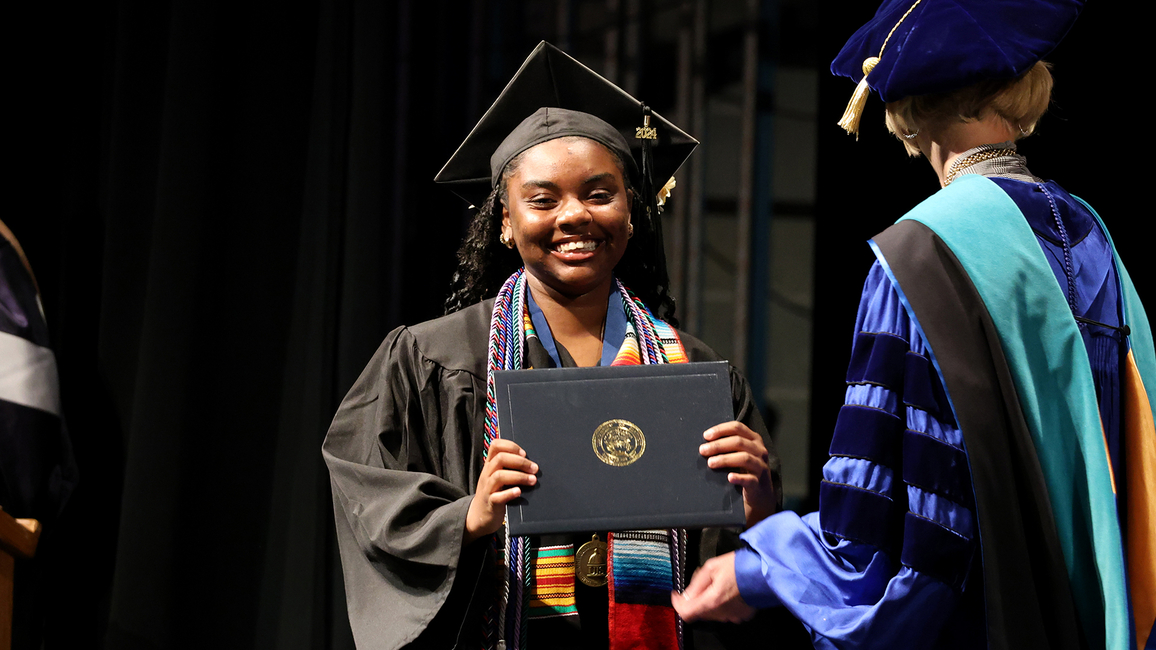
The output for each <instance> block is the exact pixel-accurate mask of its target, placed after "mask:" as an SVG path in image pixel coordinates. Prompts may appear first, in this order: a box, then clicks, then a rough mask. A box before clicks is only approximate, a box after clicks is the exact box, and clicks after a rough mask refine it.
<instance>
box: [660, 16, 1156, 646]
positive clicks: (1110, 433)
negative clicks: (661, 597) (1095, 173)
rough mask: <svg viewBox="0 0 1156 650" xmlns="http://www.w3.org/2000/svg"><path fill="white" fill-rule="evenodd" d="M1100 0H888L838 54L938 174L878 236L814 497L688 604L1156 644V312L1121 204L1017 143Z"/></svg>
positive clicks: (877, 629) (862, 94)
mask: <svg viewBox="0 0 1156 650" xmlns="http://www.w3.org/2000/svg"><path fill="white" fill-rule="evenodd" d="M1081 7H1082V3H1081V2H1077V1H1074V0H1048V1H1044V0H1014V1H1008V0H1000V1H995V0H986V1H976V2H966V3H960V2H954V1H952V0H888V1H887V2H885V3H884V4H883V6H882V7H880V9H879V11H878V12H877V13H876V15H875V17H874V18H873V19H872V20H871V22H869V23H868V24H867V25H865V26H864V27H862V28H861V29H860V30H859V31H858V32H856V33H855V35H854V36H852V37H851V40H850V41H849V42H848V43H847V44H846V45H845V46H844V48H843V50H842V51H841V52H840V53H839V56H838V57H837V58H836V59H835V62H834V63H833V64H832V71H833V72H835V73H836V74H838V75H843V76H847V77H851V78H852V79H854V80H857V81H860V80H861V81H860V85H859V88H858V90H857V91H856V94H855V96H854V98H853V100H852V102H851V104H850V105H849V106H848V109H847V114H846V115H845V116H844V119H843V121H841V122H840V124H841V125H842V126H844V127H845V128H847V129H848V130H849V131H853V132H854V131H857V129H858V121H859V115H860V113H861V110H862V106H863V102H864V101H865V100H866V98H867V96H868V94H869V92H870V91H871V90H874V91H875V92H877V93H879V96H880V97H881V98H882V99H883V101H885V102H887V116H886V123H887V127H888V129H889V130H890V131H891V132H892V133H894V134H895V135H896V137H897V138H899V139H900V141H901V142H902V143H903V145H904V146H905V147H906V148H907V150H908V152H909V153H910V154H911V155H913V156H923V157H924V158H926V159H927V161H928V162H929V163H930V164H931V167H932V169H933V170H934V172H935V174H936V175H937V176H938V178H939V181H940V185H941V186H942V189H941V190H940V191H939V192H937V193H936V194H935V195H933V196H932V197H930V198H929V199H927V200H926V201H924V202H923V203H921V204H920V205H919V206H917V207H916V208H914V209H913V210H912V211H911V212H909V213H908V214H907V215H905V216H903V218H902V219H900V220H899V221H898V222H897V223H896V224H895V225H894V226H892V227H891V228H889V229H887V230H885V231H884V232H883V233H881V234H879V235H877V236H876V237H875V238H874V239H873V240H872V241H871V242H870V243H871V247H872V249H873V250H874V252H875V254H876V257H877V258H878V259H877V261H876V262H875V264H874V266H873V267H872V268H871V270H870V272H869V273H868V276H867V281H866V284H865V286H864V288H863V294H862V298H861V301H860V304H859V313H858V319H857V322H856V328H855V339H854V346H853V348H852V353H851V363H850V367H849V369H848V371H847V393H846V401H845V404H844V406H843V407H842V409H841V411H840V413H839V418H838V421H837V424H836V427H835V431H834V435H833V439H832V442H831V449H830V454H831V456H830V460H829V461H828V462H827V464H826V466H825V467H824V468H823V482H822V485H821V489H820V505H819V512H817V513H812V514H810V515H807V516H805V517H802V518H800V517H799V516H797V515H795V514H794V513H781V514H777V515H774V516H772V517H770V518H768V519H766V520H765V521H763V522H762V523H760V524H759V525H757V526H755V527H754V528H752V529H750V530H748V531H746V532H745V533H744V534H743V539H744V541H745V542H746V546H745V547H744V548H742V549H740V550H739V551H737V552H736V553H734V554H728V555H726V556H723V557H720V558H716V559H714V560H712V561H710V562H708V563H706V564H705V565H704V566H703V568H702V569H701V570H700V571H699V572H698V574H697V575H696V576H695V577H694V578H693V580H692V582H691V585H690V586H689V587H688V589H687V590H686V592H685V594H684V595H682V596H676V597H675V603H676V609H678V611H679V612H680V613H682V614H683V615H684V616H686V617H687V618H688V619H698V618H708V619H724V620H739V619H742V618H744V617H745V616H748V615H750V613H751V612H752V611H753V610H754V608H769V607H777V606H784V607H786V608H787V609H789V610H790V611H791V612H792V613H794V614H795V615H796V616H798V618H799V619H800V620H801V621H802V622H803V624H804V625H805V626H806V627H807V628H808V629H809V630H810V632H811V636H812V640H813V642H814V645H815V647H817V648H908V649H910V648H957V647H958V648H987V647H990V648H1017V649H1019V648H1110V649H1113V650H1126V649H1129V650H1130V649H1135V648H1151V647H1153V644H1154V643H1156V639H1154V638H1153V636H1152V626H1153V619H1154V618H1156V532H1154V531H1156V436H1154V433H1153V426H1152V404H1153V403H1154V401H1156V400H1154V399H1153V398H1154V393H1153V391H1154V389H1156V359H1154V356H1153V344H1152V333H1151V329H1150V328H1149V324H1148V319H1147V317H1146V315H1145V313H1144V308H1143V306H1142V305H1141V304H1140V301H1139V299H1138V298H1137V296H1136V292H1135V289H1134V287H1133V285H1132V281H1131V279H1130V277H1129V275H1128V272H1127V270H1126V269H1125V267H1124V264H1123V263H1122V262H1121V260H1120V259H1119V257H1118V256H1117V255H1116V253H1115V250H1114V248H1113V246H1112V238H1111V236H1110V235H1109V232H1108V229H1107V228H1106V227H1105V222H1104V221H1101V219H1100V217H1099V216H1098V215H1097V214H1096V212H1095V211H1094V210H1093V209H1092V207H1091V206H1090V205H1089V204H1088V203H1085V202H1084V201H1083V200H1081V199H1079V198H1077V197H1075V196H1073V195H1071V194H1069V193H1068V192H1067V191H1066V190H1064V188H1063V187H1061V186H1060V185H1059V184H1057V183H1056V182H1055V181H1051V180H1045V179H1043V178H1039V177H1037V176H1036V175H1035V174H1033V173H1032V170H1031V169H1030V168H1029V167H1028V164H1027V161H1026V160H1025V158H1024V157H1023V156H1021V155H1020V154H1019V153H1018V152H1017V145H1016V141H1018V140H1020V139H1021V138H1024V137H1026V136H1028V135H1031V133H1032V132H1033V131H1034V130H1035V127H1036V123H1037V121H1038V120H1039V118H1040V116H1041V115H1043V113H1044V111H1045V110H1046V109H1047V106H1048V102H1049V99H1050V95H1051V87H1052V77H1051V73H1050V72H1049V69H1048V66H1047V65H1046V64H1045V63H1043V62H1042V61H1041V58H1042V57H1044V56H1046V55H1047V54H1048V53H1049V52H1050V51H1051V50H1052V49H1053V48H1054V47H1055V45H1056V44H1057V43H1058V42H1059V40H1060V39H1061V38H1062V37H1063V36H1064V35H1065V34H1066V33H1067V32H1068V30H1069V28H1070V27H1071V25H1072V23H1073V22H1074V21H1075V19H1076V16H1077V15H1078V13H1079V11H1080V9H1081ZM1072 155H1088V156H1094V155H1101V154H1100V152H1099V151H1083V152H1081V151H1073V152H1072ZM1104 162H1105V164H1112V158H1111V157H1109V158H1106V159H1105V160H1104ZM879 187H880V188H883V187H884V184H883V183H880V184H879ZM881 191H882V190H881ZM1120 216H1121V215H1105V221H1108V222H1111V220H1112V219H1113V218H1114V217H1115V218H1118V217H1120Z"/></svg>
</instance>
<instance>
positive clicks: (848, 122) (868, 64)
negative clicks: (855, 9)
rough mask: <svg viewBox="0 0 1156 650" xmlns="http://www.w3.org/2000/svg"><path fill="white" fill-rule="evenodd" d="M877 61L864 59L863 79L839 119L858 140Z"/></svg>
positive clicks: (840, 123) (868, 58)
mask: <svg viewBox="0 0 1156 650" xmlns="http://www.w3.org/2000/svg"><path fill="white" fill-rule="evenodd" d="M916 4H918V3H916ZM904 18H906V15H905V16H904ZM877 63H879V57H877V56H869V57H867V59H866V60H864V61H863V79H861V80H860V81H859V85H858V86H855V94H854V95H851V101H849V102H847V109H846V110H844V111H843V117H842V118H841V119H840V120H839V126H841V127H843V130H845V131H846V132H847V133H850V134H852V135H854V136H855V139H856V140H858V139H859V119H860V118H862V117H863V107H864V106H865V105H866V104H867V95H868V94H870V92H871V88H870V86H868V85H867V75H869V74H871V71H872V70H874V69H875V65H876V64H877Z"/></svg>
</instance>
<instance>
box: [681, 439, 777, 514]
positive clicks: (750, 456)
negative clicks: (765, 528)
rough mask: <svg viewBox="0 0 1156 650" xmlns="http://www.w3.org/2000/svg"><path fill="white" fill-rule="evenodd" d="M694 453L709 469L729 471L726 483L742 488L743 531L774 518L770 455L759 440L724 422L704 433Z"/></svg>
mask: <svg viewBox="0 0 1156 650" xmlns="http://www.w3.org/2000/svg"><path fill="white" fill-rule="evenodd" d="M702 435H703V437H704V438H706V442H704V443H703V444H702V445H701V446H700V447H699V448H698V452H699V453H700V454H702V455H703V456H706V458H707V466H708V467H710V468H711V469H722V468H729V469H732V470H734V471H732V472H731V473H729V474H727V480H728V481H730V482H731V483H732V484H734V485H738V486H741V487H742V488H743V508H744V511H745V512H746V519H747V527H748V528H749V527H750V526H754V525H755V524H757V523H759V522H760V521H762V520H763V519H766V518H767V517H769V516H771V515H773V514H775V509H776V507H777V506H778V499H777V498H776V496H775V487H774V484H773V483H771V470H770V453H769V452H768V451H767V446H766V445H765V444H763V437H762V436H760V435H759V434H757V433H755V432H754V431H751V429H750V427H748V426H747V425H745V424H743V423H742V422H737V421H736V422H724V423H723V424H720V425H717V426H713V427H711V428H709V429H707V430H706V431H705V432H704V433H703V434H702Z"/></svg>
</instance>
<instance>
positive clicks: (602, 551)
mask: <svg viewBox="0 0 1156 650" xmlns="http://www.w3.org/2000/svg"><path fill="white" fill-rule="evenodd" d="M574 575H576V576H578V579H579V580H581V581H582V584H584V585H586V586H587V587H603V586H605V585H606V542H603V541H601V540H599V539H598V535H594V536H592V537H591V538H590V541H589V542H586V543H585V544H583V545H582V546H580V547H578V552H577V553H575V554H574Z"/></svg>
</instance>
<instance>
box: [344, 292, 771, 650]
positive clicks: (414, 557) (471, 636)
mask: <svg viewBox="0 0 1156 650" xmlns="http://www.w3.org/2000/svg"><path fill="white" fill-rule="evenodd" d="M493 302H494V301H493V300H487V301H485V302H482V303H479V304H477V305H473V306H472V307H469V308H467V309H464V310H462V311H459V312H457V313H454V314H451V315H449V316H444V317H442V318H438V319H435V320H431V321H427V322H424V323H421V324H418V325H415V326H412V327H400V328H398V329H396V330H394V331H392V332H390V334H389V335H388V336H387V337H386V338H385V341H383V342H382V344H381V347H379V348H378V350H377V352H376V353H375V354H374V356H373V358H372V359H371V360H370V362H369V364H368V365H367V366H366V367H365V370H364V371H362V373H361V376H360V377H359V378H358V379H357V381H356V383H354V385H353V387H352V388H351V389H350V390H349V393H348V394H347V395H346V396H345V399H344V400H342V403H341V406H340V407H339V408H338V411H337V414H336V415H335V416H334V418H333V423H332V425H331V426H330V428H329V433H328V434H327V435H326V437H325V442H324V444H323V446H322V453H323V455H324V457H325V462H326V464H327V465H328V466H329V473H330V481H331V484H332V488H333V507H334V511H335V518H336V524H337V538H338V544H339V547H340V550H341V561H342V567H343V570H344V576H345V591H346V598H347V600H348V606H349V619H350V623H351V625H352V628H353V635H354V638H355V640H356V641H357V646H358V648H362V649H363V650H364V649H378V648H382V649H385V648H399V647H404V646H406V645H407V644H412V647H421V648H435V647H455V645H456V646H459V647H464V648H469V647H477V645H478V644H479V643H480V638H481V637H480V627H479V622H480V617H481V614H482V612H483V610H484V608H485V607H486V606H487V605H488V603H489V600H490V594H491V593H492V580H493V576H492V575H489V573H490V572H484V571H482V568H483V567H484V566H487V562H486V554H487V553H489V552H490V551H489V546H490V544H489V541H488V539H482V540H479V541H478V542H475V543H474V544H471V545H470V546H468V547H466V548H463V545H462V535H463V530H464V526H465V521H466V512H467V510H468V509H469V504H470V499H471V494H472V493H473V491H474V489H475V487H476V485H477V482H478V475H479V474H480V472H481V470H482V464H483V462H482V461H483V458H482V457H483V443H482V429H483V423H484V415H485V405H486V356H487V345H488V338H489V329H490V316H491V312H492V310H493ZM680 336H681V337H682V342H683V345H684V347H685V348H686V353H687V356H688V357H689V359H690V360H691V361H716V360H719V359H720V357H719V356H718V355H717V354H716V353H715V352H714V351H713V350H711V349H710V348H709V347H707V346H706V345H705V344H703V343H702V342H701V341H699V340H698V339H695V338H694V337H692V336H689V335H687V334H683V333H681V332H680ZM731 391H732V395H733V401H734V413H735V419H737V420H740V421H742V422H743V423H745V424H746V425H747V426H749V427H750V428H751V429H752V430H754V431H757V432H759V433H760V434H761V435H762V436H763V438H764V440H765V442H766V444H767V448H768V449H769V450H771V467H772V478H773V481H774V484H775V490H776V493H777V494H779V495H780V496H779V498H780V505H781V499H782V490H781V477H780V474H779V460H778V457H777V456H776V455H775V453H774V448H773V446H772V445H771V441H770V440H769V438H768V436H767V431H766V427H765V425H764V424H763V420H762V417H761V416H760V415H759V413H758V412H757V410H756V409H755V408H754V402H753V400H752V396H751V391H750V387H749V385H748V384H747V382H746V379H745V378H744V377H743V376H742V375H741V374H739V373H738V372H737V371H735V370H734V369H733V368H732V369H731ZM738 543H739V542H738V539H737V531H722V530H718V529H707V530H703V531H694V532H693V533H692V534H691V535H690V548H689V549H688V553H687V555H688V558H689V561H690V563H691V565H692V566H688V567H687V576H688V578H689V576H690V575H691V573H692V572H693V570H694V569H695V568H696V567H697V566H698V565H699V564H700V563H701V562H702V561H704V560H705V559H707V558H710V557H713V556H715V555H718V554H720V553H725V552H727V551H730V550H733V549H734V548H735V547H736V546H737V544H738ZM755 623H756V625H757V624H758V623H759V619H756V622H755ZM730 627H733V626H730ZM747 627H748V628H749V627H751V624H747ZM760 627H761V626H760ZM731 632H733V630H729V629H724V630H722V631H721V634H720V635H719V636H720V638H725V637H727V636H732V635H733V634H731ZM749 632H750V633H754V632H755V630H753V629H751V630H749ZM740 635H741V636H747V635H746V634H740ZM760 635H761V633H760ZM687 636H693V635H687ZM530 643H531V646H532V647H533V646H535V645H537V646H538V647H548V646H549V642H548V641H547V642H544V643H543V642H539V643H540V644H541V645H539V644H536V643H534V640H533V639H531V640H530Z"/></svg>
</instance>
